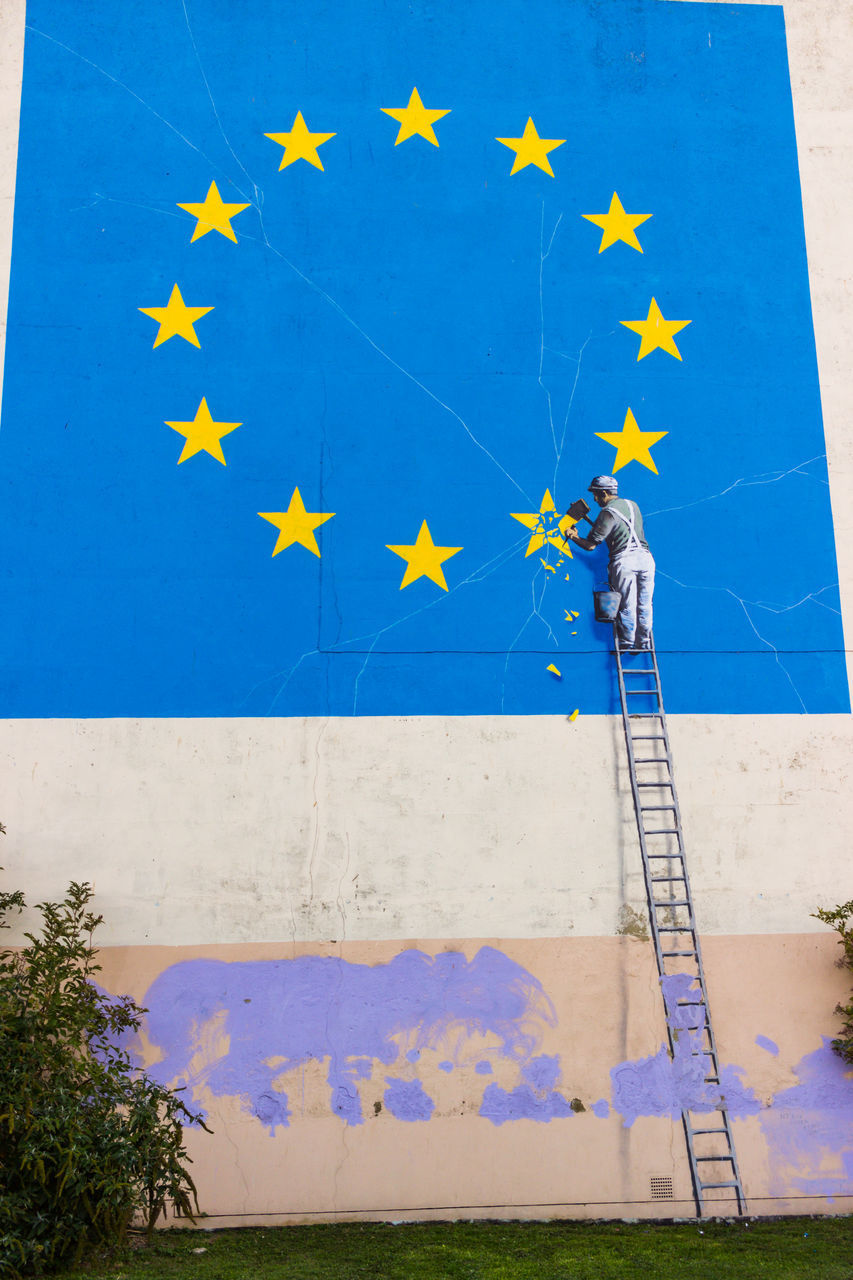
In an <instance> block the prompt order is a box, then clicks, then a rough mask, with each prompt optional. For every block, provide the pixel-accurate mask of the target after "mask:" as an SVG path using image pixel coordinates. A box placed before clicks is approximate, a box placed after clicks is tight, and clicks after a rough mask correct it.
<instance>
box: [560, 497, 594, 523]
mask: <svg viewBox="0 0 853 1280" xmlns="http://www.w3.org/2000/svg"><path fill="white" fill-rule="evenodd" d="M566 515H567V516H570V517H571V518H572V520H574V521H575V522H577V521H578V520H586V522H587V524H588V525H592V524H594V523H595V521H594V520H590V518H589V505H588V503H586V502H584V500H583V498H578V500H577V502H573V503H572V505H571V506H570V507H569V509H568V511H567V512H566Z"/></svg>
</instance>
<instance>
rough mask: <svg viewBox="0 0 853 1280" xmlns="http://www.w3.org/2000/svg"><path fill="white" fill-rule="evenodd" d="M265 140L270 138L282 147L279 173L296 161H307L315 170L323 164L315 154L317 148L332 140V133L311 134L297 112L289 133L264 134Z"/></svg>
mask: <svg viewBox="0 0 853 1280" xmlns="http://www.w3.org/2000/svg"><path fill="white" fill-rule="evenodd" d="M264 137H265V138H272V140H273V142H277V143H279V145H280V146H282V147H284V155H283V156H282V157H281V164H280V165H279V166H278V168H279V172H281V170H282V169H286V168H287V166H288V165H289V164H294V163H295V162H296V161H297V160H307V161H308V163H309V164H313V166H314V168H315V169H322V168H323V162H322V160H321V159H320V157H319V156H318V154H317V148H318V147H321V146H322V145H323V143H324V142H328V141H329V139H330V138H334V137H335V134H333V133H311V132H310V131H309V129H308V126H307V125H306V123H305V121H304V119H303V118H302V112H301V111H297V113H296V119H295V120H294V121H293V127H292V128H291V130H290V132H289V133H265V134H264Z"/></svg>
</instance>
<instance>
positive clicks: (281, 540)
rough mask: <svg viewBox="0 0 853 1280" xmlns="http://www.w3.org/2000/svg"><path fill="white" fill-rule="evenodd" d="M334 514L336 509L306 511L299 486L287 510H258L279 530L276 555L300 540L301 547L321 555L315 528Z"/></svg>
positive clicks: (263, 518) (274, 548)
mask: <svg viewBox="0 0 853 1280" xmlns="http://www.w3.org/2000/svg"><path fill="white" fill-rule="evenodd" d="M334 514H335V513H334V511H324V512H319V511H306V510H305V503H304V502H303V501H302V494H301V493H300V492H299V489H298V487H297V488H295V489H294V490H293V494H292V496H291V499H290V505H289V506H288V508H287V510H286V511H259V512H258V515H259V516H260V517H261V519H262V520H269V522H270V524H274V525H275V527H276V528H277V529H278V530H279V535H278V541H277V542H276V544H275V546H274V547H273V555H274V556H277V555H278V553H279V551H284V550H285V548H286V547H292V546H293V544H294V542H298V543H299V545H300V546H301V547H307V548H308V550H309V551H313V553H314V555H315V556H319V555H320V548H319V546H318V545H317V539H316V538H315V537H314V530H315V529H319V527H320V525H321V524H325V523H326V521H327V520H331V518H332V516H333V515H334Z"/></svg>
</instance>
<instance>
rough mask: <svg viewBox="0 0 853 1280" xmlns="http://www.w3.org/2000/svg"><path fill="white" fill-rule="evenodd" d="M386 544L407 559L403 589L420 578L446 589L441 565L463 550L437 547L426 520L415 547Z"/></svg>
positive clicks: (460, 548) (402, 583)
mask: <svg viewBox="0 0 853 1280" xmlns="http://www.w3.org/2000/svg"><path fill="white" fill-rule="evenodd" d="M385 545H386V547H387V548H388V550H389V551H393V552H394V555H395V556H400V557H401V559H403V560H405V561H406V572H405V573H404V574H403V581H402V582H401V583H400V590H401V591H402V590H403V587H407V586H408V585H409V583H410V582H416V581H417V579H418V578H429V579H430V580H431V581H432V582H435V583H437V584H438V586H440V587H442V588H443V589H444V590H445V591H446V590H447V582H446V581H445V577H444V570H443V569H442V567H441V566H442V564H443V563H444V561H445V560H449V559H450V557H451V556H455V555H456V553H457V551H461V550H462V547H437V546H436V545H435V543H434V542H433V540H432V534H431V533H430V531H429V525H428V524H427V522H426V520H424V522H423V524H422V525H421V527H420V532H419V533H418V536H417V540H416V542H415V545H414V546H413V547H412V546H408V547H404V546H392V545H391V543H390V542H386V544H385Z"/></svg>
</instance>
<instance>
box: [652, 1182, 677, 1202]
mask: <svg viewBox="0 0 853 1280" xmlns="http://www.w3.org/2000/svg"><path fill="white" fill-rule="evenodd" d="M649 1194H650V1195H651V1198H652V1199H653V1200H672V1199H673V1194H672V1178H650V1179H649Z"/></svg>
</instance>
